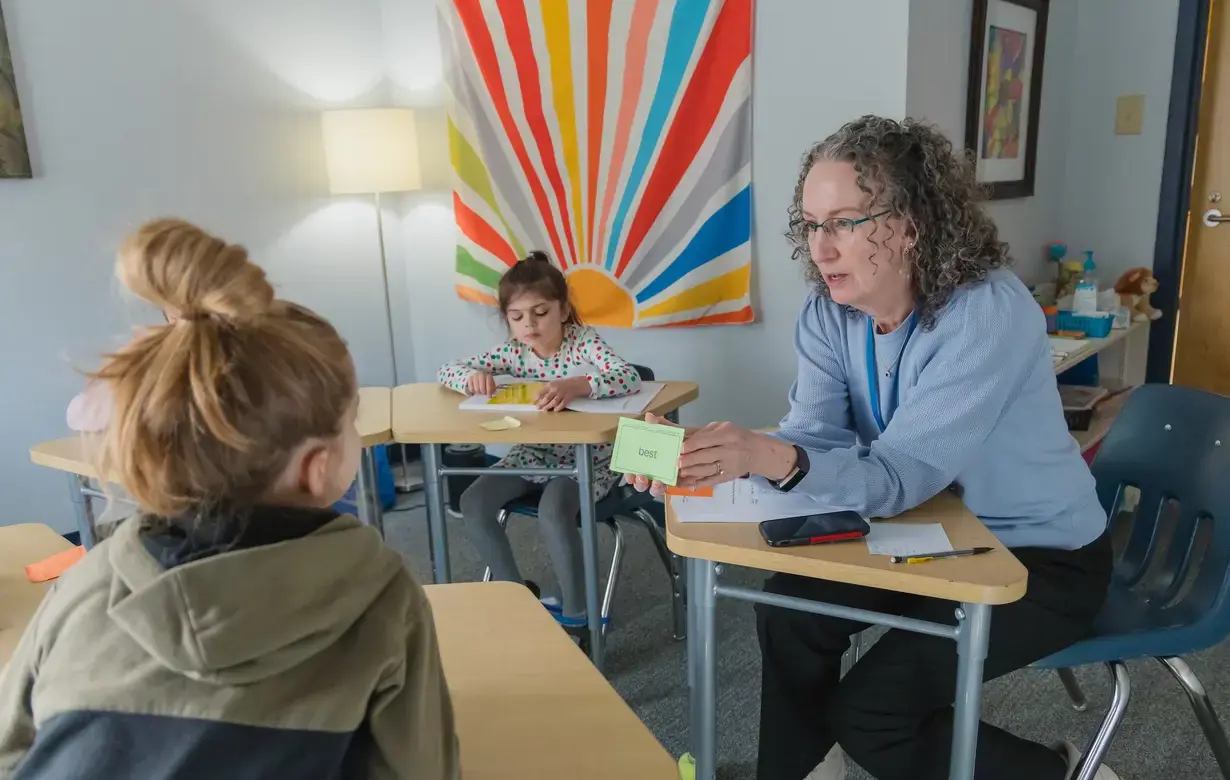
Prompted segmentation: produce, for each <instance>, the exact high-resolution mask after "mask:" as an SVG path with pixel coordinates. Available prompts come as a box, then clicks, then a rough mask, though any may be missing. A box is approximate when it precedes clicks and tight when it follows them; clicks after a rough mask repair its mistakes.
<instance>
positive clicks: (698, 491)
mask: <svg viewBox="0 0 1230 780" xmlns="http://www.w3.org/2000/svg"><path fill="white" fill-rule="evenodd" d="M666 495H668V496H696V497H697V498H713V488H711V487H707V488H682V487H670V486H667V488H666Z"/></svg>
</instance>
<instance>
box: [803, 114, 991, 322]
mask: <svg viewBox="0 0 1230 780" xmlns="http://www.w3.org/2000/svg"><path fill="white" fill-rule="evenodd" d="M819 160H834V161H841V162H849V163H852V164H853V165H854V170H855V172H856V173H857V174H858V186H859V188H860V189H861V190H862V191H863V192H865V193H866V194H867V195H868V197H869V198H870V205H871V206H872V207H873V210H886V211H889V212H890V213H891V215H892V216H896V217H901V218H902V219H903V220H904V221H905V223H906V224H907V225H910V226H911V227H913V229H914V233H915V237H914V247H913V250H912V251H911V252H910V253H909V255H908V261H909V263H910V267H909V269H908V270H909V273H910V277H911V279H912V283H913V285H914V295H915V297H916V299H917V301H918V310H917V311H918V318H919V324H920V325H921V326H922V327H923V328H924V329H930V328H931V327H933V326H934V325H935V318H936V316H937V315H938V314H939V312H940V311H941V310H942V309H943V308H944V306H945V304H947V303H948V300H949V298H951V297H952V294H953V292H954V291H956V290H957V288H959V287H962V286H964V285H967V284H971V283H973V282H978V281H981V280H983V279H985V278H986V275H987V271H988V270H989V269H992V268H998V267H1000V266H1006V265H1009V264H1010V263H1011V262H1012V260H1011V258H1009V256H1008V245H1007V244H1005V243H1004V242H1002V241H1000V240H999V231H998V229H997V228H996V227H995V222H994V221H992V220H991V218H990V217H989V216H987V214H986V212H984V211H983V210H982V207H981V206H980V205H979V201H981V200H982V190H981V187H980V186H979V184H978V183H977V180H976V179H975V176H974V165H973V163H972V162H971V160H970V159H969V158H968V157H967V156H966V155H965V154H963V153H957V152H955V151H954V150H953V146H952V142H951V141H949V140H948V139H947V138H946V137H945V136H944V134H943V133H941V132H940V131H939V130H937V129H936V128H935V127H934V126H932V125H929V124H926V123H924V122H919V121H916V120H913V119H906V120H905V121H902V122H897V121H895V120H892V119H885V118H884V117H878V116H870V115H869V116H864V117H861V118H859V119H856V120H854V121H853V122H850V123H848V124H846V125H845V126H843V127H842V128H841V129H840V130H838V131H837V132H835V133H833V134H832V135H830V136H829V137H828V138H826V139H824V140H823V141H821V142H820V143H818V144H816V145H815V146H813V147H812V148H811V149H809V150H808V152H807V154H805V155H804V156H803V169H802V170H801V171H800V172H799V182H798V184H797V185H796V186H795V188H794V202H793V203H791V204H790V208H789V210H788V214H789V216H790V230H789V232H787V234H786V236H787V237H788V238H789V239H790V243H791V244H792V245H793V246H794V250H793V251H792V253H791V255H792V256H793V257H794V259H796V260H801V261H803V264H804V269H805V273H806V274H807V278H808V281H810V282H811V283H812V284H813V285H815V287H816V289H817V290H818V291H819V293H820V294H821V295H823V296H825V297H826V298H827V297H830V295H829V289H828V285H827V284H825V282H824V277H823V276H822V275H821V274H820V271H819V269H817V268H816V266H815V264H814V263H813V262H812V261H811V251H810V249H809V247H808V230H807V225H808V220H806V219H804V218H803V181H804V179H806V178H807V174H808V172H809V171H811V169H812V166H813V165H815V164H816V162H817V161H819ZM879 229H880V228H879V225H878V224H877V226H876V228H875V230H874V231H873V232H872V233H871V235H869V236H868V239H867V240H868V241H870V242H871V243H872V244H875V245H876V246H879V244H877V243H876V242H875V240H874V238H875V233H876V232H878V231H879ZM889 230H890V231H891V230H892V228H891V227H890V228H889ZM890 237H891V234H890ZM872 257H873V258H874V254H873V255H872ZM873 262H874V259H873Z"/></svg>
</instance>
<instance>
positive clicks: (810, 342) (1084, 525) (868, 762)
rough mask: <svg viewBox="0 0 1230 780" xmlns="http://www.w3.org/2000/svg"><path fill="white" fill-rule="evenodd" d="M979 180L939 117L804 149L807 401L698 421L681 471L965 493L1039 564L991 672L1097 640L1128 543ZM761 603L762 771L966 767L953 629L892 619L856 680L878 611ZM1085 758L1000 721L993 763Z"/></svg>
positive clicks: (869, 123)
mask: <svg viewBox="0 0 1230 780" xmlns="http://www.w3.org/2000/svg"><path fill="white" fill-rule="evenodd" d="M977 196H978V186H977V184H976V183H975V178H974V170H973V167H972V165H971V164H970V163H969V162H968V161H967V160H966V159H964V158H963V157H962V156H959V155H958V154H955V153H954V151H953V147H952V144H951V143H950V142H949V141H948V140H947V139H946V138H945V137H944V136H943V135H941V134H940V133H939V132H938V131H936V130H935V129H933V128H931V127H930V126H928V125H925V124H920V123H917V122H913V121H909V120H907V121H905V122H895V121H892V120H889V119H883V118H879V117H870V116H869V117H863V118H862V119H859V120H857V121H854V122H851V123H850V124H848V125H846V126H845V127H843V128H841V129H840V130H838V131H837V132H836V133H834V134H833V135H832V136H830V137H829V138H827V139H826V140H825V141H823V142H821V143H820V144H817V145H816V146H815V147H813V148H812V149H811V150H810V151H808V153H807V154H806V156H805V157H804V160H803V168H802V171H801V173H800V175H799V183H798V186H797V187H796V188H795V194H794V203H793V205H792V206H791V207H790V212H789V213H790V233H789V237H790V239H791V241H792V243H793V244H794V257H795V258H796V259H799V260H801V261H803V262H804V268H805V270H806V274H807V278H808V280H809V281H810V282H811V286H812V290H811V292H810V294H809V295H808V297H807V300H806V302H805V303H804V304H803V311H802V313H801V314H800V315H799V318H798V323H797V325H796V329H795V341H794V347H795V351H796V352H797V354H798V361H799V364H798V376H797V377H796V379H795V382H794V386H793V387H792V388H791V389H790V412H789V413H788V414H787V415H786V418H785V419H784V420H782V423H781V428H780V429H779V430H778V431H777V432H776V433H774V434H772V435H766V434H762V433H756V432H754V431H750V430H747V429H744V428H740V427H739V426H737V425H732V424H731V423H726V422H722V423H711V424H709V425H707V426H705V427H704V428H701V429H699V430H696V431H694V432H691V433H690V435H689V436H688V438H687V439H686V441H685V442H684V449H683V453H684V454H683V455H682V456H681V458H680V461H679V462H680V472H679V473H680V479H681V484H682V485H684V486H705V485H714V484H718V483H721V482H727V481H730V480H733V479H737V478H740V477H744V476H752V477H758V478H763V479H764V480H766V481H768V482H769V483H770V484H772V485H773V486H774V487H776V488H777V489H779V490H784V491H791V492H795V493H803V494H806V495H808V496H811V497H813V498H815V499H816V500H817V501H818V502H820V503H821V504H823V505H825V506H830V507H833V508H835V509H849V510H853V511H855V512H858V513H859V514H861V515H863V516H865V517H892V516H894V515H897V514H900V513H902V512H905V511H906V510H909V509H912V508H914V507H916V506H918V505H920V504H922V503H923V502H925V501H927V500H928V499H930V498H931V497H933V496H935V495H937V494H938V493H940V492H942V491H944V490H946V489H949V488H950V487H953V488H954V489H957V490H958V491H959V492H960V493H961V494H962V495H963V498H964V501H965V504H966V506H967V507H969V509H970V511H972V512H973V513H974V514H976V515H978V517H980V518H981V519H982V521H983V522H984V523H985V524H986V526H987V527H988V528H989V529H990V530H991V531H992V532H993V533H994V534H995V535H996V536H997V537H998V539H999V540H1000V541H1001V542H1002V543H1003V544H1004V545H1005V546H1007V547H1010V548H1012V551H1013V553H1014V554H1015V555H1016V557H1017V558H1018V559H1019V560H1020V561H1021V563H1022V564H1023V565H1024V566H1025V568H1026V569H1028V570H1029V586H1028V592H1027V593H1026V595H1025V597H1024V598H1023V599H1021V600H1020V601H1018V602H1016V603H1014V604H1007V605H1004V606H999V607H995V608H994V609H993V611H992V619H991V637H990V649H989V653H988V655H987V659H986V665H985V677H986V679H992V678H995V677H999V676H1001V675H1004V674H1007V673H1009V672H1012V671H1014V670H1017V669H1020V668H1022V667H1025V666H1027V665H1029V664H1030V663H1032V662H1033V661H1036V660H1038V659H1040V658H1043V657H1045V656H1047V655H1050V654H1051V653H1054V652H1056V651H1058V650H1061V649H1063V648H1064V647H1066V646H1068V645H1070V644H1071V643H1073V642H1075V641H1077V640H1079V639H1081V638H1082V637H1083V636H1085V634H1086V633H1087V631H1088V630H1089V628H1090V625H1091V623H1092V621H1093V619H1094V616H1095V615H1096V614H1097V612H1098V610H1099V609H1100V607H1101V606H1102V601H1103V599H1104V597H1105V594H1106V588H1107V583H1108V582H1109V579H1110V571H1111V548H1110V542H1109V539H1108V535H1107V534H1106V525H1107V523H1106V514H1105V512H1103V510H1102V507H1101V505H1100V504H1099V503H1098V498H1097V495H1096V493H1095V491H1094V481H1093V477H1092V476H1091V475H1090V473H1089V469H1088V468H1087V467H1086V465H1085V463H1084V461H1083V460H1082V459H1081V455H1080V452H1079V449H1078V447H1077V445H1076V442H1075V441H1074V440H1073V439H1072V437H1071V436H1070V435H1069V433H1068V429H1067V426H1066V425H1065V424H1064V418H1063V411H1062V406H1061V404H1060V400H1059V391H1058V389H1057V386H1056V382H1055V375H1054V371H1053V367H1052V363H1051V351H1050V347H1049V344H1048V341H1047V336H1046V328H1045V325H1044V322H1043V320H1044V318H1043V314H1042V311H1041V309H1040V308H1039V306H1038V304H1037V303H1036V302H1035V301H1034V300H1033V298H1032V297H1031V296H1030V293H1029V291H1028V290H1027V289H1026V288H1025V285H1023V284H1022V283H1021V282H1020V280H1019V279H1017V277H1016V276H1015V275H1014V274H1013V273H1012V272H1011V271H1010V270H1008V268H1007V266H1008V264H1009V258H1008V248H1007V245H1006V244H1004V243H1003V242H1001V241H1000V240H999V235H998V232H997V230H996V227H995V223H994V222H992V220H991V219H990V218H989V217H988V216H987V215H986V214H985V213H984V212H983V210H982V208H981V207H980V206H979V205H978V203H977ZM653 421H654V422H661V420H659V419H658V418H654V419H653ZM632 481H633V484H635V485H636V486H637V488H639V489H641V490H645V489H652V490H653V491H654V492H655V493H661V492H662V490H663V486H662V485H661V484H660V483H654V484H652V485H651V484H650V483H649V482H648V481H647V480H646V479H645V478H644V477H635V478H632ZM765 589H766V590H768V591H771V592H774V593H780V594H785V595H790V596H797V597H801V598H805V599H811V600H814V601H824V602H829V603H835V604H846V605H849V606H852V607H858V608H861V609H869V610H874V611H877V612H891V613H896V614H901V615H907V616H910V617H914V618H919V619H923V620H929V621H935V622H948V623H952V622H953V621H954V620H955V618H954V616H953V608H954V605H953V604H952V603H951V602H945V601H940V600H937V599H930V598H925V597H921V596H910V595H905V594H901V593H894V592H892V591H887V590H877V589H873V588H866V587H859V586H855V585H846V584H842V583H835V582H826V581H823V580H813V579H807V578H802V577H797V576H792V575H784V574H776V575H774V576H772V577H770V578H769V580H768V581H767V582H766V584H765ZM756 611H757V620H758V628H759V635H760V647H761V657H762V660H763V682H762V686H763V687H762V701H761V715H760V757H759V770H758V776H759V778H760V780H803V778H804V777H806V776H808V773H809V772H812V771H813V770H814V769H817V764H819V763H820V762H821V761H822V760H823V764H822V765H821V766H820V767H819V768H818V771H817V772H816V774H814V775H812V777H818V778H823V779H824V780H830V778H834V779H836V778H841V777H844V762H843V760H842V756H841V751H840V750H836V749H833V748H834V743H835V742H836V743H839V744H840V746H841V747H842V748H844V750H845V752H846V753H847V754H849V755H850V757H851V758H853V759H854V760H855V761H857V762H858V763H859V764H860V765H861V766H863V767H864V768H865V769H867V770H868V771H869V772H870V773H871V774H872V775H873V776H875V777H877V778H879V779H880V780H928V779H929V778H936V779H937V780H939V779H940V778H947V777H948V763H949V750H950V747H951V744H952V716H953V711H952V704H953V691H954V688H955V683H956V670H957V654H956V652H955V651H954V648H953V645H952V642H951V641H949V640H946V639H940V638H936V637H931V636H925V635H921V634H915V633H909V632H905V631H897V630H893V631H889V632H888V633H887V634H886V635H885V636H884V637H883V638H881V639H880V640H879V641H878V642H877V643H876V644H875V645H874V646H873V647H872V648H871V649H870V650H869V651H868V652H867V653H866V655H865V656H864V657H863V658H862V659H861V660H860V661H859V662H858V664H856V665H855V667H854V668H853V669H852V670H851V671H850V672H849V673H848V674H847V675H846V676H845V678H843V679H841V680H840V681H839V671H840V667H841V656H842V654H843V653H844V652H845V651H846V649H847V648H848V647H849V646H850V636H851V635H852V634H854V633H857V632H858V631H861V630H862V629H864V628H866V627H867V625H866V624H863V623H858V622H855V621H852V620H843V619H840V618H833V617H824V616H818V615H812V614H807V613H803V612H797V611H793V610H787V609H781V608H775V607H766V606H763V605H757V607H756ZM830 749H833V750H832V753H830ZM826 755H828V756H829V757H828V759H827V760H825V757H826ZM1077 757H1078V753H1077V751H1076V750H1075V748H1073V747H1071V746H1070V745H1062V746H1060V747H1058V748H1051V747H1046V746H1043V745H1040V744H1037V743H1034V742H1030V741H1027V740H1024V739H1021V738H1019V737H1016V736H1014V735H1012V734H1010V733H1008V732H1007V731H1004V730H1002V729H999V728H996V727H994V726H990V725H987V724H985V723H984V724H983V725H982V726H981V729H980V731H979V735H978V752H977V770H976V775H977V776H978V777H994V778H997V780H1018V779H1019V780H1063V779H1064V778H1065V777H1067V776H1068V773H1069V767H1071V766H1072V765H1074V764H1075V760H1076V758H1077ZM1113 777H1114V775H1113V773H1110V770H1109V769H1105V768H1103V769H1102V773H1101V774H1099V775H1098V778H1099V779H1100V780H1101V779H1102V778H1113Z"/></svg>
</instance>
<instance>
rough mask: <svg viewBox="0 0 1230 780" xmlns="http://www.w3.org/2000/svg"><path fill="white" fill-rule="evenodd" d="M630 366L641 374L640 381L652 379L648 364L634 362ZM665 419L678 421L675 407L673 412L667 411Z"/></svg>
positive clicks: (677, 412)
mask: <svg viewBox="0 0 1230 780" xmlns="http://www.w3.org/2000/svg"><path fill="white" fill-rule="evenodd" d="M632 367H633V368H635V369H636V373H638V374H640V375H641V381H642V382H652V381H653V380H654V374H653V369H652V368H650V367H649V366H638V365H637V364H636V363H633V364H632ZM666 419H668V420H670V421H671V422H673V423H678V422H679V410H678V409H676V410H675V411H673V412H667V413H666Z"/></svg>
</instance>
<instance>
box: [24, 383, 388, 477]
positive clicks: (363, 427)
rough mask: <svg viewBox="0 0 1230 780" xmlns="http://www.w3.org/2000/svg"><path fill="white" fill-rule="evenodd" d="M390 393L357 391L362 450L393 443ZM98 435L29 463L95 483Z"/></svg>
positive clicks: (67, 441)
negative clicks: (95, 456) (91, 480)
mask: <svg viewBox="0 0 1230 780" xmlns="http://www.w3.org/2000/svg"><path fill="white" fill-rule="evenodd" d="M392 399H393V391H392V390H390V389H389V388H387V387H361V388H359V416H358V420H357V422H356V427H358V429H359V436H360V437H362V439H363V446H364V447H371V446H374V445H377V444H387V443H388V442H390V441H392V440H393V430H392V418H393V400H392ZM97 442H98V434H76V435H74V436H66V437H64V438H63V439H52V440H51V441H45V442H43V443H42V444H36V445H34V446H33V447H31V448H30V460H31V461H32V462H34V463H36V464H38V465H39V466H46V467H47V468H52V469H55V470H57V471H67V472H68V473H70V474H80V475H81V476H83V477H89V478H91V479H98V469H97V467H96V466H95V465H94V459H93V448H94V447H95V446H96V445H97Z"/></svg>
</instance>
